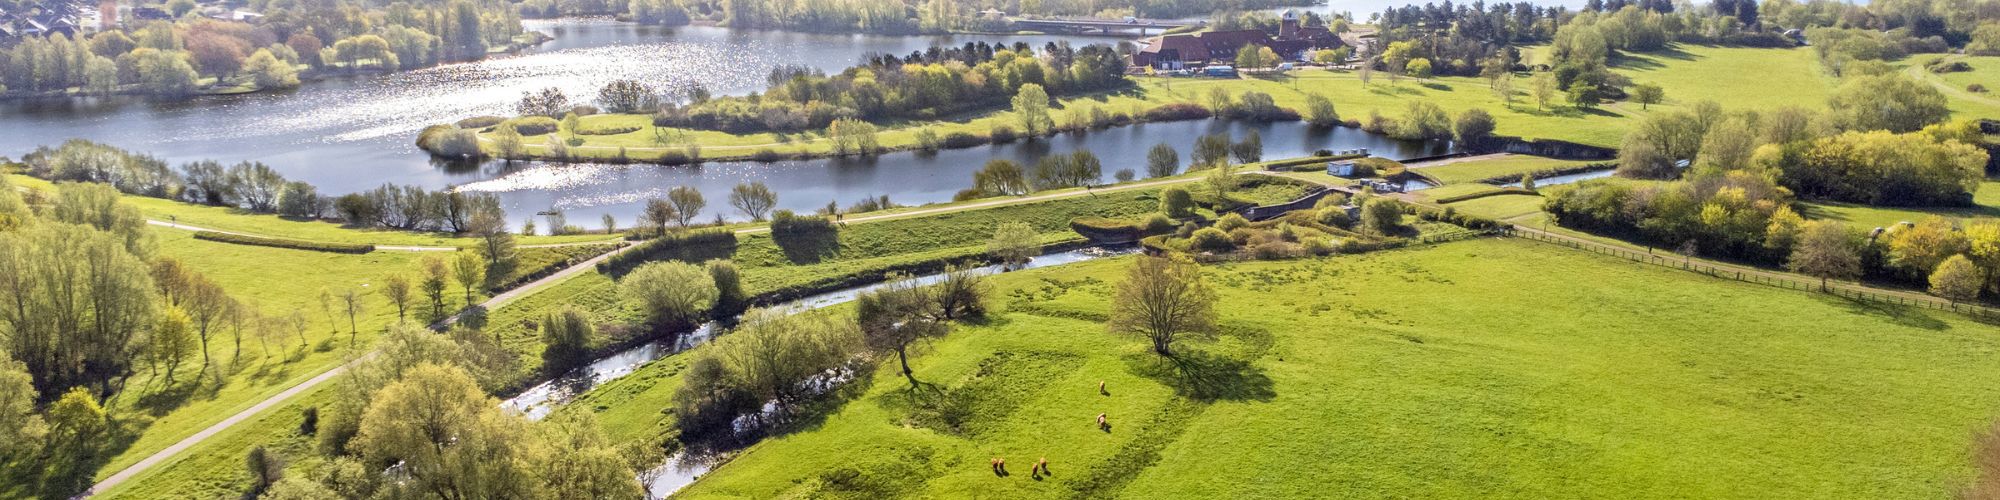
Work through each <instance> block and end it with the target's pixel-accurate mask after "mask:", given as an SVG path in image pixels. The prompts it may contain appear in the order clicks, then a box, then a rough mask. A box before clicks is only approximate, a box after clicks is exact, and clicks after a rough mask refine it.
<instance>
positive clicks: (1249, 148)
mask: <svg viewBox="0 0 2000 500" xmlns="http://www.w3.org/2000/svg"><path fill="white" fill-rule="evenodd" d="M1229 155H1230V156H1232V157H1235V158H1236V163H1238V164H1249V163H1257V162H1259V161H1263V160H1264V137H1263V136H1262V135H1260V134H1258V133H1257V131H1256V130H1251V131H1250V133H1249V134H1246V135H1244V136H1243V140H1242V141H1238V142H1237V143H1235V144H1231V145H1229Z"/></svg>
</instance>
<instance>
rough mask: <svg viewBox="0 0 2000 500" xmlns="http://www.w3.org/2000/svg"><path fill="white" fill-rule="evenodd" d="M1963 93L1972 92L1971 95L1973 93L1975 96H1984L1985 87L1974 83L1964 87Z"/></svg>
mask: <svg viewBox="0 0 2000 500" xmlns="http://www.w3.org/2000/svg"><path fill="white" fill-rule="evenodd" d="M1965 91H1966V92H1972V93H1975V94H1984V93H1986V86H1985V85H1980V84H1977V83H1974V84H1971V85H1966V86H1965Z"/></svg>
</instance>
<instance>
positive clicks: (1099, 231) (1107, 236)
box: [1069, 217, 1144, 241]
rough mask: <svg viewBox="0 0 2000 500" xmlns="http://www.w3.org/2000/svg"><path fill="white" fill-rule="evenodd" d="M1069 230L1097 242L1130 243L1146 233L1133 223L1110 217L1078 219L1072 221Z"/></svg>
mask: <svg viewBox="0 0 2000 500" xmlns="http://www.w3.org/2000/svg"><path fill="white" fill-rule="evenodd" d="M1069 228H1070V230H1071V231H1076V233H1077V234H1081V235H1083V237H1085V238H1090V239H1091V240H1096V241H1130V240H1135V239H1138V238H1139V236H1140V235H1141V234H1142V233H1143V232H1144V230H1143V228H1140V227H1139V226H1137V225H1135V224H1133V223H1132V222H1131V221H1126V220H1120V219H1112V218H1108V217H1077V218H1074V219H1070V221H1069Z"/></svg>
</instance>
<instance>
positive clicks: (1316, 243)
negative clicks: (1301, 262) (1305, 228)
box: [1299, 238, 1333, 255]
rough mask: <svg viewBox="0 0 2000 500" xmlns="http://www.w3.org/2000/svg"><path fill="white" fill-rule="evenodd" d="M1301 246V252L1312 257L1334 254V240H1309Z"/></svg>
mask: <svg viewBox="0 0 2000 500" xmlns="http://www.w3.org/2000/svg"><path fill="white" fill-rule="evenodd" d="M1299 246H1300V247H1301V248H1300V250H1301V251H1303V252H1305V253H1307V254H1310V255H1329V254H1332V253H1333V240H1332V239H1329V238H1307V239H1306V240H1305V241H1302V242H1300V245H1299Z"/></svg>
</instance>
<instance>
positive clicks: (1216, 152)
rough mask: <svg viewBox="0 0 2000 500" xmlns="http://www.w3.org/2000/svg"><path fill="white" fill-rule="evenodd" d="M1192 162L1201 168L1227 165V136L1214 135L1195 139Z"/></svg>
mask: <svg viewBox="0 0 2000 500" xmlns="http://www.w3.org/2000/svg"><path fill="white" fill-rule="evenodd" d="M1193 161H1194V164H1195V165H1201V166H1202V167H1203V168H1207V167H1214V166H1219V165H1223V164H1226V163H1229V134H1227V133H1214V134H1207V135H1203V136H1201V137H1199V138H1196V139H1195V140H1194V158H1193ZM1189 168H1190V169H1192V168H1193V167H1192V166H1190V167H1189Z"/></svg>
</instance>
